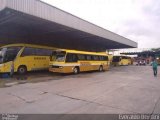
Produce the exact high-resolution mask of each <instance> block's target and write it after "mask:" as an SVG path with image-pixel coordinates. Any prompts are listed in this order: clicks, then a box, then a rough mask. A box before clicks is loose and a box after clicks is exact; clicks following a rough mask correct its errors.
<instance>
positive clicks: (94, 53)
mask: <svg viewBox="0 0 160 120" xmlns="http://www.w3.org/2000/svg"><path fill="white" fill-rule="evenodd" d="M56 51H66V52H67V53H77V54H90V55H104V56H107V53H105V52H103V53H102V52H88V51H78V50H67V49H58V50H56Z"/></svg>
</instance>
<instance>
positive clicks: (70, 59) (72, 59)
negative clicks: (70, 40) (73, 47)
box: [66, 53, 78, 62]
mask: <svg viewBox="0 0 160 120" xmlns="http://www.w3.org/2000/svg"><path fill="white" fill-rule="evenodd" d="M77 60H78V58H77V55H76V54H71V53H68V54H67V57H66V62H77Z"/></svg>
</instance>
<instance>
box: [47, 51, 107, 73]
mask: <svg viewBox="0 0 160 120" xmlns="http://www.w3.org/2000/svg"><path fill="white" fill-rule="evenodd" d="M108 69H109V61H108V56H107V54H105V53H96V52H84V51H76V50H56V51H53V53H52V57H51V61H50V68H49V71H50V72H57V73H74V74H78V73H79V72H82V71H92V70H99V71H104V70H108Z"/></svg>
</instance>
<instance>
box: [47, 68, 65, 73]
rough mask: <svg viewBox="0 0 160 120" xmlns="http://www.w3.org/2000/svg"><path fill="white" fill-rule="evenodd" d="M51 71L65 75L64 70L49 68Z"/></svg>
mask: <svg viewBox="0 0 160 120" xmlns="http://www.w3.org/2000/svg"><path fill="white" fill-rule="evenodd" d="M49 71H50V72H55V73H65V71H64V69H63V68H49Z"/></svg>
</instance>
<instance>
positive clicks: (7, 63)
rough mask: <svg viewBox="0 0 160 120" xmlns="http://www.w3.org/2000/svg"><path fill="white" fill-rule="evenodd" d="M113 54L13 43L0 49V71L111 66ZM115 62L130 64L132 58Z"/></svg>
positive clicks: (102, 68)
mask: <svg viewBox="0 0 160 120" xmlns="http://www.w3.org/2000/svg"><path fill="white" fill-rule="evenodd" d="M110 58H111V56H109V55H107V54H106V53H105V52H104V53H101V52H99V53H98V52H84V51H76V50H66V49H57V48H53V47H47V46H39V45H30V44H11V45H6V46H3V47H1V48H0V73H14V72H18V73H19V74H25V73H26V72H28V71H35V70H44V69H49V71H50V72H58V73H75V74H77V73H79V72H82V71H92V70H99V71H105V70H108V69H109V66H110V64H111V63H110ZM112 64H114V65H130V64H131V60H130V58H129V57H124V56H123V57H122V56H114V57H113V59H112Z"/></svg>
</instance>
